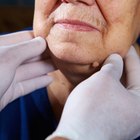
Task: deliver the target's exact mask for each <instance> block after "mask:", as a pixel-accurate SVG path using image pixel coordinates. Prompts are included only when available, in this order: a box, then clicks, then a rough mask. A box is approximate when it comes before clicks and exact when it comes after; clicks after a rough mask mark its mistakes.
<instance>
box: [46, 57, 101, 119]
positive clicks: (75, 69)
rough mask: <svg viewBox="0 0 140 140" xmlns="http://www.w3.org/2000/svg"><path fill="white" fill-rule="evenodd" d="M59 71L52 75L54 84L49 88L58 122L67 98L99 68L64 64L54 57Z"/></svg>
mask: <svg viewBox="0 0 140 140" xmlns="http://www.w3.org/2000/svg"><path fill="white" fill-rule="evenodd" d="M52 59H53V61H54V63H55V65H56V67H57V68H58V69H59V70H58V71H56V72H54V73H51V75H52V76H53V78H54V82H53V83H52V84H51V85H50V86H49V87H48V94H49V99H50V102H51V104H52V108H53V111H54V113H55V116H56V118H57V120H59V118H60V116H61V112H62V109H63V106H64V104H65V102H66V100H67V97H68V96H69V94H70V93H71V91H72V90H73V88H74V87H75V86H77V85H78V84H79V83H80V82H82V81H83V80H85V79H86V78H88V77H89V76H90V75H92V74H93V73H94V72H96V71H97V70H98V69H99V67H95V66H93V65H92V64H91V65H81V64H72V63H67V62H63V61H62V60H59V59H56V58H55V57H52Z"/></svg>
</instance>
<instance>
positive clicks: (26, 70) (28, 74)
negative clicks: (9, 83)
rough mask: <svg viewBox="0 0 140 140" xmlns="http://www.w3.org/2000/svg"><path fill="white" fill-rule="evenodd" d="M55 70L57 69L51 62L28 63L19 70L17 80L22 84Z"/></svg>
mask: <svg viewBox="0 0 140 140" xmlns="http://www.w3.org/2000/svg"><path fill="white" fill-rule="evenodd" d="M54 70H55V68H54V66H53V63H52V62H51V61H50V60H46V61H40V62H34V63H28V64H24V65H22V66H20V67H19V68H18V69H17V71H16V76H15V79H16V82H21V81H25V80H29V79H33V78H36V77H39V76H41V75H45V74H47V73H49V72H52V71H54Z"/></svg>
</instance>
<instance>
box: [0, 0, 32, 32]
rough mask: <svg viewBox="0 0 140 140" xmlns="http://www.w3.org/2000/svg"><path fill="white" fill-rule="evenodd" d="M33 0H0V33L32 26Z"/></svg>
mask: <svg viewBox="0 0 140 140" xmlns="http://www.w3.org/2000/svg"><path fill="white" fill-rule="evenodd" d="M33 12H34V0H0V33H9V32H15V31H19V30H24V29H26V28H28V27H32V21H33Z"/></svg>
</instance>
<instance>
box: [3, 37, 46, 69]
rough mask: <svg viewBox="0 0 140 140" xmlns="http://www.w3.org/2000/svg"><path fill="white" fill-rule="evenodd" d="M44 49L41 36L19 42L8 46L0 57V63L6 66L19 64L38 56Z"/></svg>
mask: <svg viewBox="0 0 140 140" xmlns="http://www.w3.org/2000/svg"><path fill="white" fill-rule="evenodd" d="M45 49H46V42H45V40H44V39H42V38H41V37H38V38H35V39H33V40H30V41H26V42H23V43H19V44H16V45H13V46H10V47H9V48H8V51H7V52H6V53H5V54H4V56H3V57H1V58H2V59H1V63H2V62H3V63H4V64H7V66H13V67H16V66H19V65H20V64H22V63H23V62H25V61H27V60H29V59H31V58H33V57H35V56H38V55H40V54H42V53H43V51H44V50H45Z"/></svg>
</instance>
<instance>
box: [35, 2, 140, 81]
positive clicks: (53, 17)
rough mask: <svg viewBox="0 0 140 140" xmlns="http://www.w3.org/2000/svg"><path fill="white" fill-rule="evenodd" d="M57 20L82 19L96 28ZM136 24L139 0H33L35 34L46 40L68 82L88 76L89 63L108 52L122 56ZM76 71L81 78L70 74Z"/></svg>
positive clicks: (133, 36)
mask: <svg viewBox="0 0 140 140" xmlns="http://www.w3.org/2000/svg"><path fill="white" fill-rule="evenodd" d="M54 5H55V6H54ZM59 19H70V20H79V21H83V22H86V23H89V24H91V25H93V26H94V27H96V29H97V30H93V31H77V30H74V29H66V28H63V27H61V26H60V25H59V24H56V23H55V22H56V21H57V20H59ZM139 25H140V1H139V0H123V1H122V0H113V1H112V0H96V1H95V0H76V2H74V0H67V1H65V0H64V1H57V2H56V0H53V1H52V0H51V1H49V0H48V1H46V0H44V1H40V0H36V9H35V20H34V32H35V35H36V36H43V37H45V38H46V39H47V42H48V45H49V48H50V50H51V53H52V56H53V59H54V61H55V62H56V64H57V66H58V68H59V69H60V70H61V71H62V72H63V73H64V74H65V76H66V77H67V78H68V79H70V81H76V82H78V81H80V80H82V78H86V77H87V76H89V75H91V73H93V72H94V71H95V69H96V68H94V67H91V66H92V64H93V63H94V62H98V63H99V64H102V62H103V61H104V60H105V58H106V57H107V56H108V55H110V54H112V53H118V54H120V55H121V56H124V55H125V54H126V53H127V51H128V49H129V48H130V46H131V45H132V44H133V43H134V42H135V40H136V38H137V37H138V35H139V34H140V26H139ZM97 66H98V64H97ZM71 68H72V69H71ZM78 74H82V75H83V77H82V76H77V77H78V78H77V79H76V77H73V75H74V76H75V75H78ZM72 77H73V78H72Z"/></svg>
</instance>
